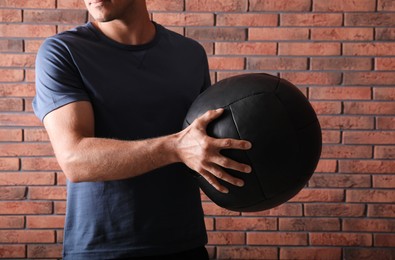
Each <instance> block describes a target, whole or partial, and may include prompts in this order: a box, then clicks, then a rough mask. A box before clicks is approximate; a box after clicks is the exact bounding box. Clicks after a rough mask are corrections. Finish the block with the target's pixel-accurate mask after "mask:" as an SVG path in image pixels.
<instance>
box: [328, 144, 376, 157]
mask: <svg viewBox="0 0 395 260" xmlns="http://www.w3.org/2000/svg"><path fill="white" fill-rule="evenodd" d="M372 155H373V149H372V147H371V146H362V145H358V146H356V145H325V146H323V147H322V153H321V158H326V159H336V158H337V159H340V158H372Z"/></svg>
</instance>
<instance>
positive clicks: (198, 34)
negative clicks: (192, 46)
mask: <svg viewBox="0 0 395 260" xmlns="http://www.w3.org/2000/svg"><path fill="white" fill-rule="evenodd" d="M186 36H187V37H190V38H192V39H195V40H200V41H244V40H245V39H246V30H245V29H243V28H236V27H234V28H223V27H207V28H190V27H188V28H187V29H186Z"/></svg>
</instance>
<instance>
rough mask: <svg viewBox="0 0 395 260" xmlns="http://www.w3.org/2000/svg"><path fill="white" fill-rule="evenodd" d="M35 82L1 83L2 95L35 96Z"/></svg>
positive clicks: (0, 91) (0, 93)
mask: <svg viewBox="0 0 395 260" xmlns="http://www.w3.org/2000/svg"><path fill="white" fill-rule="evenodd" d="M34 94H35V86H34V84H25V83H5V84H1V85H0V96H8V97H27V96H34Z"/></svg>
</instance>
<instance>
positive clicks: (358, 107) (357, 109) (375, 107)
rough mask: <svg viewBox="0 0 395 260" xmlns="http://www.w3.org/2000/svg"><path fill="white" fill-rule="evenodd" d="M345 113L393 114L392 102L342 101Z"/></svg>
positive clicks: (393, 105) (394, 105)
mask: <svg viewBox="0 0 395 260" xmlns="http://www.w3.org/2000/svg"><path fill="white" fill-rule="evenodd" d="M344 113H345V114H365V115H372V114H374V115H394V114H395V103H394V102H372V101H370V102H361V101H358V102H344Z"/></svg>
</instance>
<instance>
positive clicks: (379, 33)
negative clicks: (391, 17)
mask: <svg viewBox="0 0 395 260" xmlns="http://www.w3.org/2000/svg"><path fill="white" fill-rule="evenodd" d="M375 33H376V34H375V39H376V41H393V40H395V28H376V29H375Z"/></svg>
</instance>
